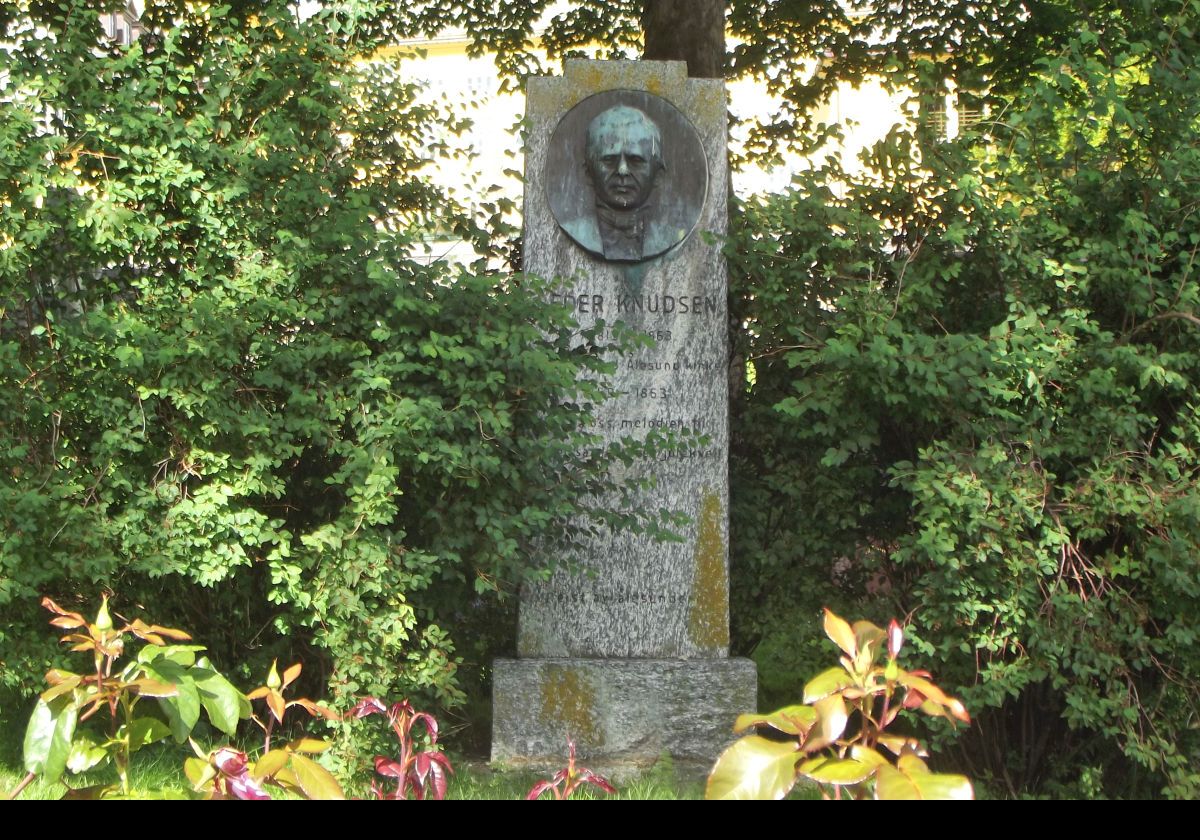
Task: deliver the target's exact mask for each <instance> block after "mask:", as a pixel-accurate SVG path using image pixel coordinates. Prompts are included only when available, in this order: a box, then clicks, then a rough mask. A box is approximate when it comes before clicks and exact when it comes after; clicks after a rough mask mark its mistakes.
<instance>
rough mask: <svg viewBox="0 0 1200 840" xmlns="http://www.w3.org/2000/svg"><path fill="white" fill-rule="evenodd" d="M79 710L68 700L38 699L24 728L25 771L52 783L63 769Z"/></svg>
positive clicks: (69, 752) (65, 765) (60, 698)
mask: <svg viewBox="0 0 1200 840" xmlns="http://www.w3.org/2000/svg"><path fill="white" fill-rule="evenodd" d="M78 715H79V710H78V709H77V708H76V706H75V704H74V703H73V702H72V701H71V698H69V697H56V698H54V700H52V701H51V702H50V703H47V702H46V701H44V700H42V699H40V698H39V699H38V701H37V705H35V706H34V708H33V714H32V715H30V717H29V724H28V725H27V726H26V728H25V747H24V761H25V770H26V771H27V772H29V773H38V774H40V775H41V776H42V777H43V778H44V779H45V780H46V781H51V782H53V781H56V780H57V779H58V778H59V777H60V776H62V774H63V771H64V770H66V767H67V759H68V758H69V757H70V755H71V741H72V739H73V738H74V736H75V723H76V721H77V720H78Z"/></svg>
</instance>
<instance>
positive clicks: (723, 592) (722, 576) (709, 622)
mask: <svg viewBox="0 0 1200 840" xmlns="http://www.w3.org/2000/svg"><path fill="white" fill-rule="evenodd" d="M723 514H724V511H723V510H721V500H720V499H719V498H718V497H717V494H716V493H713V492H712V491H709V492H707V493H705V494H704V499H703V501H702V502H701V504H700V520H699V523H698V527H697V529H696V554H695V559H694V562H693V577H692V597H691V601H690V603H689V605H688V635H689V636H690V637H691V640H692V644H694V645H696V647H698V648H703V649H706V650H712V649H714V648H725V647H728V646H729V579H728V576H727V574H726V570H725V540H724V538H723V537H722V534H721V520H722V517H723Z"/></svg>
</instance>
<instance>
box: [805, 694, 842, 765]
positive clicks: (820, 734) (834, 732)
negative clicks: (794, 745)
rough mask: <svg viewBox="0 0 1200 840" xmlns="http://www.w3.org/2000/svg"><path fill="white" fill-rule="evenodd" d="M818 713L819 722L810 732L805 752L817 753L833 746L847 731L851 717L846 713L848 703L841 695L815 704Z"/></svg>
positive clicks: (826, 698)
mask: <svg viewBox="0 0 1200 840" xmlns="http://www.w3.org/2000/svg"><path fill="white" fill-rule="evenodd" d="M813 708H814V709H815V710H816V712H817V722H816V723H815V724H814V725H813V728H812V729H810V730H809V732H808V738H806V739H805V741H804V744H803V749H804V751H805V752H815V751H816V750H819V749H824V748H825V747H827V746H829V745H830V744H832V743H833V742H834V741H836V740H837V739H838V738H840V737H842V733H843V732H845V731H846V723H847V721H849V719H850V716H849V714H848V712H847V711H846V701H844V700H843V699H842V696H841V695H840V694H831V695H830V696H829V697H825V698H823V699H821V700H818V701H817V702H816V703H814V704H813Z"/></svg>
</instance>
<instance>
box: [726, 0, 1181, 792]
mask: <svg viewBox="0 0 1200 840" xmlns="http://www.w3.org/2000/svg"><path fill="white" fill-rule="evenodd" d="M1151 17H1152V18H1153V20H1152V21H1151V20H1150V19H1142V18H1141V17H1139V16H1137V15H1133V14H1124V13H1120V12H1117V13H1112V14H1107V15H1097V16H1096V17H1095V18H1094V19H1093V20H1092V21H1091V22H1090V23H1087V22H1083V23H1079V25H1078V30H1077V31H1076V32H1075V34H1074V35H1073V36H1072V37H1070V38H1068V39H1066V40H1065V41H1063V43H1062V44H1061V45H1060V46H1057V47H1056V48H1055V49H1054V50H1052V51H1050V52H1049V53H1047V54H1046V55H1044V56H1041V57H1039V58H1037V59H1036V60H1035V61H1032V62H1031V64H1030V66H1029V67H1028V75H1027V78H1026V82H1025V84H1024V85H1022V86H1019V87H1017V88H1015V89H1014V90H1013V91H1012V92H1011V93H1010V94H1008V95H1007V96H1006V97H1004V98H998V99H996V100H994V101H993V111H992V113H991V114H990V118H988V119H985V121H984V123H983V124H982V125H981V126H979V128H978V130H977V131H975V132H974V133H971V134H968V135H967V136H964V137H962V138H960V139H959V140H958V141H955V142H943V141H940V140H939V139H938V138H937V137H936V136H935V135H934V134H933V133H932V132H931V131H918V132H917V133H916V134H915V135H914V134H912V133H906V132H901V131H896V132H894V133H893V134H892V135H891V136H890V137H888V138H887V140H885V141H884V142H882V143H881V144H879V145H878V146H877V147H875V148H874V149H873V150H872V151H871V152H870V153H869V154H868V155H867V156H866V157H867V159H866V163H867V169H866V171H865V172H863V173H862V174H861V175H856V176H850V175H847V174H846V173H844V172H841V171H838V170H837V168H836V167H835V166H834V165H833V164H830V165H828V166H825V167H823V168H818V169H816V170H815V171H813V172H811V173H808V174H807V175H805V176H803V177H802V178H800V179H798V180H797V182H796V184H795V185H794V188H793V189H792V190H791V191H789V192H787V193H785V194H783V195H779V196H774V197H770V198H766V199H763V200H761V201H757V202H752V203H750V204H749V205H748V206H746V207H744V208H743V214H742V217H741V223H740V225H741V232H740V234H739V235H738V237H737V238H736V239H735V241H734V242H733V243H732V246H731V259H732V261H733V267H734V272H735V278H734V283H735V286H736V288H735V292H736V296H737V300H738V306H739V309H740V313H739V314H740V317H741V318H742V320H743V323H744V324H745V325H746V326H747V332H746V334H745V335H744V336H743V337H742V340H741V346H740V348H739V352H740V354H741V357H742V358H745V359H749V360H750V361H751V364H752V371H753V376H752V380H751V383H750V384H749V385H748V386H747V389H746V391H745V393H744V394H742V395H740V396H739V398H738V401H737V404H736V406H735V409H736V411H737V414H735V420H734V424H733V428H734V432H735V435H738V436H739V437H740V440H738V441H737V442H735V462H734V471H735V477H736V478H735V485H734V493H735V497H734V499H735V507H734V517H735V518H734V528H735V536H736V542H735V561H736V563H737V564H738V565H737V566H736V567H735V611H734V615H735V617H737V616H738V614H739V612H740V613H741V615H742V618H741V621H740V629H741V634H742V638H743V639H744V640H746V642H747V643H749V642H753V641H754V640H755V639H756V638H759V637H771V636H775V637H778V636H779V635H780V634H781V633H786V632H787V630H786V628H782V627H781V626H780V622H779V620H778V619H779V618H780V617H782V616H784V615H785V613H784V610H785V608H794V607H795V605H800V606H801V607H806V608H809V609H811V608H813V607H815V606H816V603H815V602H817V601H818V599H821V600H824V599H828V601H829V602H830V603H833V604H835V605H837V606H838V607H839V608H844V606H845V602H850V601H853V602H857V603H865V604H866V605H867V606H866V610H867V611H868V612H869V614H871V615H873V616H875V617H876V618H881V617H883V616H886V615H887V614H888V613H889V612H896V613H898V614H900V615H906V616H909V620H910V622H911V624H910V628H911V629H910V633H911V637H912V638H913V641H914V642H915V647H917V649H918V650H919V651H920V654H921V657H922V659H924V660H926V661H931V667H932V668H933V670H934V671H935V672H936V673H938V675H939V677H940V678H942V679H943V680H944V681H946V682H947V683H950V684H954V685H956V688H958V689H961V691H962V693H963V698H964V700H965V701H966V703H967V705H968V707H969V708H971V709H972V711H973V713H976V714H977V721H978V725H977V726H976V727H973V728H972V729H971V731H970V733H969V734H968V735H966V736H964V740H962V741H960V745H961V747H962V749H961V751H960V760H961V761H962V763H963V764H964V766H965V769H967V770H968V771H969V772H971V773H972V774H974V775H978V776H984V775H986V776H988V777H990V778H991V780H992V783H993V784H994V785H996V786H997V787H998V788H999V789H1000V790H1004V791H1007V792H1009V793H1013V794H1016V793H1035V794H1036V793H1055V792H1057V793H1062V792H1068V793H1075V794H1085V793H1086V794H1096V795H1104V794H1108V795H1136V794H1157V793H1159V792H1160V791H1164V790H1165V792H1166V793H1167V794H1169V795H1173V796H1191V795H1194V794H1195V792H1196V790H1197V787H1198V785H1200V776H1198V775H1197V773H1196V770H1195V767H1196V762H1197V759H1198V757H1200V740H1198V739H1197V734H1196V727H1195V721H1196V716H1197V714H1198V713H1200V708H1197V705H1196V697H1197V696H1200V656H1198V655H1197V652H1196V651H1197V648H1196V645H1195V640H1196V638H1197V634H1198V633H1200V621H1198V620H1197V616H1198V615H1200V575H1198V574H1197V558H1200V516H1198V512H1200V490H1198V489H1197V485H1196V480H1197V477H1198V475H1200V420H1198V415H1197V409H1198V408H1200V405H1198V403H1197V393H1198V392H1200V283H1198V282H1197V273H1196V272H1197V261H1196V255H1197V252H1198V250H1200V212H1198V206H1197V203H1196V191H1197V187H1198V185H1200V148H1198V147H1197V144H1196V142H1195V138H1196V133H1197V130H1198V129H1200V70H1198V69H1197V65H1196V62H1195V60H1194V56H1195V55H1196V54H1197V52H1198V51H1200V42H1198V39H1200V28H1198V25H1200V12H1198V7H1197V5H1196V4H1194V3H1166V4H1159V7H1157V8H1156V10H1155V15H1152V16H1151ZM909 60H910V61H912V59H911V57H910V59H909ZM909 66H910V67H912V68H914V70H913V72H914V73H917V72H918V71H920V70H921V66H920V63H919V62H916V61H913V62H912V64H910V65H909ZM924 69H926V70H927V71H928V72H929V74H930V77H931V78H934V77H936V76H937V75H938V72H939V68H937V67H935V66H933V65H925V68H924ZM931 84H933V83H932V82H931ZM928 89H930V90H933V91H937V90H938V89H939V88H937V87H931V88H928ZM838 185H841V186H838ZM739 416H740V420H739V419H737V418H738V417H739ZM738 494H740V495H738ZM760 593H767V594H768V596H767V597H768V599H767V608H766V609H765V610H763V611H761V612H752V611H751V609H752V607H751V606H750V605H752V604H753V603H754V601H755V599H756V598H758V597H759V595H760ZM739 604H740V605H741V607H740V609H739V607H738V605H739Z"/></svg>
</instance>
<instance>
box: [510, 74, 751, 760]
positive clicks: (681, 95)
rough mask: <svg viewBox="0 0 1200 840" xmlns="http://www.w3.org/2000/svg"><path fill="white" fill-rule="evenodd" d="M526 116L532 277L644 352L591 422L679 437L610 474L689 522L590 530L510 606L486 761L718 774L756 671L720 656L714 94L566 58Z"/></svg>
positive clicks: (723, 635)
mask: <svg viewBox="0 0 1200 840" xmlns="http://www.w3.org/2000/svg"><path fill="white" fill-rule="evenodd" d="M526 122H527V127H528V132H529V134H528V141H527V146H526V179H525V181H526V186H525V208H524V220H525V242H524V249H523V253H524V261H525V270H526V271H527V272H528V273H530V274H534V275H537V276H540V277H543V278H548V279H553V280H554V281H555V282H557V283H558V284H559V285H558V287H557V289H556V291H555V293H554V294H555V296H556V299H557V300H559V301H562V302H565V303H567V304H568V305H570V306H571V307H572V308H573V309H574V310H575V316H576V320H577V321H578V322H579V323H580V326H581V327H582V328H584V329H587V328H591V327H596V326H600V325H601V324H603V325H604V326H606V327H608V326H611V325H612V324H614V323H616V322H618V321H619V322H622V323H623V324H624V325H625V326H626V327H627V328H629V329H632V330H635V331H639V332H641V333H644V334H645V335H647V336H649V337H650V338H651V339H652V341H649V342H646V343H645V346H642V347H641V348H640V349H637V350H635V351H630V352H629V353H628V354H626V355H624V356H622V357H621V358H619V359H615V360H614V362H615V363H616V372H615V373H614V374H613V376H612V380H611V381H612V384H613V385H614V387H615V390H616V391H617V393H618V394H619V396H617V397H616V398H614V399H612V400H610V401H608V402H607V403H605V404H604V405H603V406H601V407H600V409H599V411H598V412H597V428H598V430H599V431H600V433H601V434H602V435H604V436H605V437H606V438H608V439H609V440H612V441H616V440H619V439H621V438H624V437H634V438H643V437H645V436H646V435H647V434H648V433H650V432H651V431H653V430H661V431H664V432H673V433H680V434H683V435H684V436H691V439H692V444H691V445H690V446H689V447H687V448H683V449H678V448H677V449H673V450H670V451H660V454H659V455H658V456H656V457H654V458H652V459H650V458H647V459H644V460H642V461H640V462H636V463H634V464H633V465H631V466H628V467H623V466H618V467H614V470H624V471H626V473H627V474H628V476H630V477H633V478H638V479H645V478H652V479H653V486H651V487H649V488H647V489H645V490H641V491H639V494H640V495H639V497H638V498H637V501H636V503H637V504H638V506H639V507H641V508H643V509H645V510H647V511H661V510H666V511H674V512H680V513H683V514H685V515H686V516H687V517H688V519H689V522H690V524H688V525H686V526H683V527H681V528H678V529H677V531H678V533H679V535H680V536H681V538H682V539H681V540H680V541H678V542H661V541H657V540H654V539H653V538H651V537H649V536H642V535H638V534H633V533H629V532H606V533H603V534H601V535H600V536H598V537H595V538H593V539H591V540H590V541H589V542H587V543H585V544H584V547H583V549H582V550H581V552H580V553H579V555H578V556H575V557H573V558H571V559H572V560H573V561H575V563H576V564H577V565H578V566H580V567H582V568H583V569H585V570H586V573H583V574H569V573H567V572H565V571H560V572H558V573H556V574H555V576H554V577H553V578H552V579H551V580H549V581H548V582H546V583H544V584H540V585H537V586H531V587H528V588H527V589H526V590H525V591H524V592H523V593H522V596H521V615H520V629H519V638H518V651H517V652H518V656H519V659H518V660H501V661H497V663H496V669H495V686H494V724H493V726H494V734H493V752H492V757H493V760H495V761H500V762H505V763H510V764H515V763H529V764H535V765H539V766H545V765H549V764H554V763H557V762H560V761H561V758H562V755H563V753H564V750H565V740H566V736H567V735H570V736H571V737H573V738H574V739H575V740H576V742H577V743H578V744H579V745H580V750H581V751H582V752H583V753H584V754H587V755H591V756H594V757H595V758H596V760H597V762H598V763H602V764H607V763H608V762H610V761H611V762H614V763H615V764H618V765H619V764H622V763H625V764H628V763H634V764H636V763H640V762H644V761H651V760H653V759H654V758H656V757H657V756H658V755H659V754H660V753H662V752H663V751H667V752H670V753H671V754H672V755H674V756H675V757H676V758H683V759H690V760H695V761H698V762H701V763H704V762H708V763H711V762H712V761H713V760H714V759H715V758H716V756H717V755H718V753H719V751H720V749H721V747H722V746H723V745H724V744H725V743H726V742H727V741H728V740H729V738H730V730H731V727H732V725H733V721H734V718H735V717H736V715H737V714H738V713H740V712H744V711H751V710H753V708H754V706H755V678H754V667H753V664H752V663H750V662H749V661H747V660H730V659H729V658H728V650H729V572H728V569H729V560H728V554H729V552H728V535H729V525H728V510H729V503H728V500H729V487H728V440H729V429H728V399H727V396H728V395H727V388H728V381H729V377H728V340H727V329H728V328H727V312H726V304H727V293H726V267H725V261H724V258H723V255H722V253H721V244H720V242H719V239H718V237H720V236H721V235H723V234H724V233H725V230H726V223H727V218H726V213H727V201H728V167H727V160H726V138H727V127H726V113H725V90H724V85H723V84H722V83H721V82H720V81H718V80H711V79H689V78H687V77H686V75H685V69H684V65H683V64H682V63H674V62H673V63H665V62H585V61H579V62H568V64H567V66H566V73H565V76H564V77H561V78H544V79H533V80H531V81H530V83H529V87H528V92H527V120H526ZM660 141H661V147H659V145H658V144H659V142H660ZM598 184H599V186H597V185H598ZM664 230H667V231H674V233H671V234H670V235H667V234H666V233H663V231H664ZM672 237H673V238H672ZM664 243H666V244H664ZM697 436H699V437H697Z"/></svg>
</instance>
